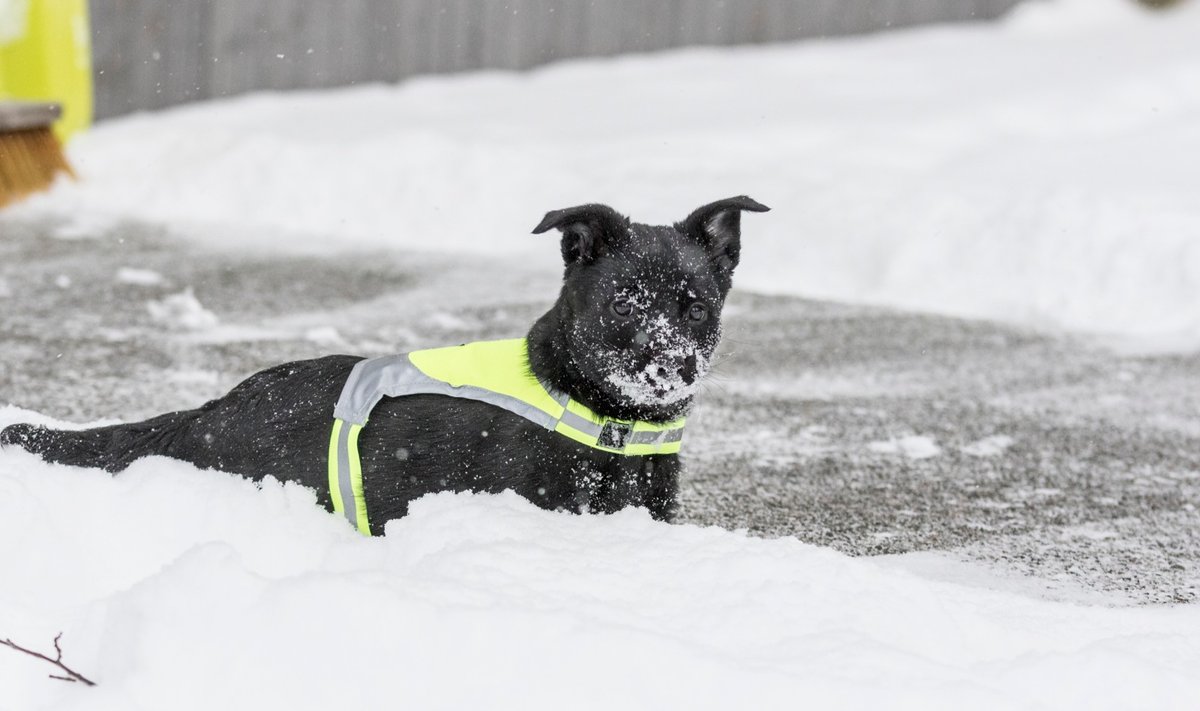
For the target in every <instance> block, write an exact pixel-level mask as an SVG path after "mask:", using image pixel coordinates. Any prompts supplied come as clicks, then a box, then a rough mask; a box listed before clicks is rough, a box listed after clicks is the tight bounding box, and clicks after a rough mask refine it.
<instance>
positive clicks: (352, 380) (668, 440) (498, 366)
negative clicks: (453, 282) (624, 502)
mask: <svg viewBox="0 0 1200 711" xmlns="http://www.w3.org/2000/svg"><path fill="white" fill-rule="evenodd" d="M405 395H446V396H449V397H457V398H464V399H467V400H478V401H480V402H486V403H488V404H490V405H494V406H496V407H499V408H502V409H504V410H508V411H509V412H512V413H514V414H516V415H520V416H521V417H524V418H525V419H527V420H529V421H531V422H535V423H537V424H539V425H541V426H542V427H545V428H546V429H547V430H550V431H552V432H557V433H559V434H560V435H562V436H564V437H567V438H569V439H572V440H575V441H576V442H578V443H580V444H582V445H585V446H587V447H591V448H592V449H599V450H601V451H605V452H611V453H613V454H622V455H627V456H641V455H647V454H675V453H677V452H678V451H679V446H680V443H681V441H682V439H683V426H684V418H680V419H678V420H674V421H672V422H667V423H663V424H656V423H653V422H643V421H640V420H636V421H629V420H614V419H611V418H607V417H603V416H601V415H598V414H596V413H595V412H593V411H592V410H591V409H589V408H588V407H587V406H585V405H583V404H581V403H578V402H576V401H575V400H572V399H571V398H570V397H569V396H567V395H566V394H564V393H558V392H554V391H551V390H548V389H547V388H546V387H545V386H544V385H542V383H541V382H540V381H539V380H538V379H537V378H536V377H534V375H533V373H532V372H531V371H530V369H529V350H528V346H527V344H526V343H525V339H524V338H516V339H511V340H505V341H480V342H478V343H467V344H465V345H461V346H451V347H449V348H433V349H430V350H424V351H413V352H412V353H401V354H398V355H390V356H383V357H380V358H370V359H368V360H363V361H359V362H358V363H357V364H356V365H355V366H354V369H353V370H352V371H350V377H349V378H347V380H346V384H345V386H344V387H343V388H342V394H341V397H339V398H338V402H337V406H336V407H334V410H333V418H334V419H333V431H332V432H331V434H330V436H329V493H330V495H331V496H332V498H333V509H334V511H336V512H338V513H341V514H343V515H344V516H345V517H346V520H348V521H349V522H350V525H352V526H354V527H355V528H356V529H358V530H359V531H360V532H362V533H364V534H366V535H370V534H371V528H370V525H369V524H368V519H367V502H366V499H365V498H364V496H363V482H362V462H361V460H360V459H359V456H358V435H359V433H360V432H361V431H362V428H363V427H364V426H365V425H366V424H367V418H368V417H369V416H370V414H371V411H372V410H374V409H375V406H376V405H377V404H379V401H380V400H382V399H383V398H385V397H403V396H405Z"/></svg>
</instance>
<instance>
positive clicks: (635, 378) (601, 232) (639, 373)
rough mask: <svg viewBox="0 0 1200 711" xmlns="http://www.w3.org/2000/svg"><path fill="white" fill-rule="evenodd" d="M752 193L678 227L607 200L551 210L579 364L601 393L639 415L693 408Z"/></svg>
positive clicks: (570, 341) (566, 341)
mask: <svg viewBox="0 0 1200 711" xmlns="http://www.w3.org/2000/svg"><path fill="white" fill-rule="evenodd" d="M766 209H767V208H766V207H764V206H763V205H760V204H759V203H757V202H755V201H753V200H751V199H750V198H747V197H737V198H730V199H727V200H721V201H719V202H716V203H712V204H710V205H706V206H704V207H702V208H700V209H698V210H696V211H695V212H693V213H692V214H691V215H690V216H689V217H688V218H687V219H686V220H684V221H683V222H680V223H677V224H675V225H673V226H669V227H665V226H664V227H659V226H650V225H642V224H636V223H631V222H630V221H629V220H628V219H627V218H625V217H623V216H621V215H619V214H618V213H617V212H616V211H614V210H613V209H612V208H610V207H607V206H605V205H583V206H580V207H576V208H570V209H567V210H558V211H555V212H551V213H549V214H548V215H546V218H545V219H544V220H543V221H542V223H541V224H540V225H538V227H537V229H536V230H535V232H544V231H546V230H549V229H551V228H557V229H559V230H561V231H562V235H563V236H562V252H563V260H564V262H565V263H566V275H565V278H564V284H563V291H562V294H561V296H560V297H559V303H558V304H557V305H556V309H557V311H558V317H559V319H560V324H559V327H560V328H561V329H562V334H561V343H562V346H563V350H564V351H565V353H564V355H565V356H566V357H567V358H568V359H569V360H570V361H571V362H570V364H569V366H570V367H569V370H570V372H572V374H573V375H575V376H576V377H577V378H581V379H583V380H586V382H587V385H588V387H587V388H585V390H586V391H588V392H589V394H590V395H591V399H593V400H598V401H599V402H600V404H605V405H608V409H609V410H615V411H617V412H621V413H624V416H629V417H636V418H639V419H655V420H662V419H669V418H672V417H676V416H678V415H679V414H681V413H682V412H684V411H685V410H686V409H687V406H688V404H689V403H690V401H691V398H692V396H693V395H694V394H695V392H696V389H697V388H698V387H699V383H700V379H701V378H702V377H703V376H704V374H705V373H706V372H707V371H708V367H709V364H710V363H711V361H712V356H713V351H714V350H715V349H716V347H717V342H718V341H719V340H720V336H721V326H720V316H721V307H722V305H723V304H724V302H725V295H726V293H728V291H729V287H730V284H731V282H732V275H733V269H734V267H736V266H737V262H738V256H739V253H740V237H741V235H740V216H741V211H742V210H751V211H755V212H761V211H764V210H766Z"/></svg>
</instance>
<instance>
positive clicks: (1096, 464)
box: [0, 217, 1200, 604]
mask: <svg viewBox="0 0 1200 711" xmlns="http://www.w3.org/2000/svg"><path fill="white" fill-rule="evenodd" d="M61 227H62V226H61V225H56V224H53V223H51V222H47V221H42V220H31V219H25V220H22V219H15V218H11V217H0V404H13V405H17V406H20V407H23V408H28V409H32V410H37V411H39V412H43V413H45V414H47V415H50V416H53V417H57V418H62V419H68V420H72V421H79V422H87V421H95V420H100V419H106V420H112V419H121V420H136V419H141V418H144V417H148V416H150V415H153V414H157V413H159V412H164V411H168V410H174V409H179V408H186V407H194V406H196V405H198V404H200V403H202V402H203V401H205V400H207V399H209V398H211V397H214V396H218V395H220V394H222V393H224V392H225V391H226V390H228V389H229V388H230V387H232V386H233V385H234V384H236V383H237V382H238V381H240V380H241V379H242V378H243V377H245V376H246V375H249V374H250V373H252V372H254V371H256V370H259V369H261V368H264V367H267V366H270V365H274V364H276V363H280V362H284V361H287V360H294V359H300V358H311V357H315V356H319V355H325V354H328V353H334V352H339V353H358V354H362V355H377V354H382V353H386V352H394V351H402V350H408V349H412V348H419V347H430V346H434V345H443V344H448V343H456V342H462V341H467V340H475V339H481V338H499V337H511V336H517V335H521V334H523V333H524V331H525V330H526V329H527V328H528V326H529V324H530V323H532V321H533V319H534V318H535V317H536V316H537V315H538V314H539V313H541V311H542V310H544V309H545V308H546V307H547V306H548V305H549V303H550V302H551V301H552V300H553V298H554V296H555V294H556V288H557V286H556V280H555V277H556V275H555V274H553V273H550V272H547V271H536V272H535V271H531V270H529V269H525V268H521V267H517V266H514V265H511V264H506V263H503V262H500V263H497V262H495V261H488V260H483V259H478V258H463V257H451V256H445V255H440V256H439V255H421V254H411V253H402V252H397V253H389V254H380V253H376V254H364V255H358V256H353V257H339V258H336V259H334V258H329V257H318V256H308V257H305V256H280V255H267V254H263V255H259V256H247V255H237V256H235V255H230V254H221V253H216V252H209V251H206V250H204V249H203V248H201V247H197V246H195V245H194V244H190V243H185V242H181V241H180V240H178V239H176V238H173V237H171V236H169V235H167V234H164V233H163V232H162V230H161V229H158V228H153V227H147V226H144V225H137V224H121V225H116V226H113V227H111V228H108V229H107V230H106V231H105V233H104V234H101V235H99V236H97V237H95V238H92V239H75V240H70V239H62V238H59V237H56V236H55V233H56V232H58V231H60V229H61ZM130 269H136V270H141V271H139V272H130V271H129V270H130ZM122 270H125V271H122ZM147 272H152V274H148V273H147ZM154 275H159V276H161V281H156V280H155V279H154ZM188 289H190V290H191V292H192V294H194V296H195V298H196V299H197V300H198V302H199V303H200V304H202V305H203V306H204V308H205V309H207V310H208V311H210V312H212V313H213V314H215V316H216V318H217V325H215V326H213V325H211V324H210V325H208V326H205V327H202V328H195V329H187V328H183V327H181V326H180V325H179V321H180V320H183V319H182V318H173V317H171V316H166V317H164V316H162V315H161V313H160V314H159V315H158V316H156V315H155V313H154V312H153V309H152V307H151V306H150V304H163V303H164V300H165V299H166V298H167V297H168V296H170V295H172V294H179V293H181V292H184V291H185V290H188ZM158 310H159V311H160V312H161V311H162V310H163V309H162V308H159V309H158ZM723 319H724V324H725V334H726V335H725V340H724V343H723V345H722V349H721V356H720V358H719V360H718V362H717V364H716V366H715V368H714V372H713V373H712V375H711V376H710V378H709V380H708V382H707V384H706V386H705V388H704V391H703V394H702V395H701V397H700V399H699V404H698V406H697V408H696V411H695V413H694V414H693V416H692V419H691V420H690V423H689V430H688V435H687V438H686V440H685V444H684V455H685V458H686V463H687V470H686V475H685V478H684V481H683V486H682V508H681V517H680V518H681V520H683V521H686V522H691V523H698V524H711V525H718V526H722V527H725V528H730V529H745V530H748V531H749V532H751V533H752V534H755V535H763V536H783V535H791V536H795V537H797V538H799V539H801V540H803V541H807V542H811V543H814V544H818V545H822V546H829V547H832V548H835V549H837V550H840V551H843V552H846V553H849V554H853V555H883V554H896V553H907V552H912V551H938V552H941V554H942V555H943V556H944V557H945V558H947V559H951V560H964V561H971V562H974V563H976V564H979V563H982V564H984V567H985V568H986V569H988V570H990V571H994V572H996V573H998V574H1000V575H1002V576H1007V577H1023V578H1027V579H1028V581H1029V582H1030V583H1032V584H1033V585H1035V586H1041V587H1043V588H1044V589H1045V590H1046V591H1047V594H1048V595H1051V596H1053V595H1054V594H1055V593H1054V591H1055V590H1056V589H1059V588H1061V587H1067V588H1072V589H1079V590H1087V591H1090V592H1093V593H1096V594H1099V595H1101V596H1102V599H1103V600H1105V601H1107V602H1109V603H1111V604H1126V603H1134V604H1145V603H1170V602H1190V601H1194V600H1196V598H1197V596H1198V595H1200V511H1198V510H1197V507H1198V506H1200V387H1198V386H1200V353H1185V354H1179V353H1175V354H1165V355H1162V354H1160V355H1146V354H1142V355H1138V354H1128V353H1121V352H1118V351H1115V350H1113V349H1111V348H1108V347H1106V346H1105V345H1104V344H1102V343H1100V342H1095V341H1092V340H1088V339H1084V338H1081V337H1070V336H1064V335H1059V334H1047V333H1039V332H1034V331H1028V330H1021V329H1016V328H1012V327H1009V326H1004V325H998V324H994V323H988V322H980V321H966V320H961V319H954V318H945V317H938V316H930V315H922V314H912V313H904V312H897V311H891V310H886V309H880V308H872V307H863V306H855V305H846V304H836V303H828V302H818V301H812V300H805V299H799V298H793V297H784V296H768V295H760V294H752V293H746V292H739V291H736V290H735V292H734V293H733V294H732V295H731V297H730V300H729V303H728V305H727V308H726V313H725V315H724V317H723Z"/></svg>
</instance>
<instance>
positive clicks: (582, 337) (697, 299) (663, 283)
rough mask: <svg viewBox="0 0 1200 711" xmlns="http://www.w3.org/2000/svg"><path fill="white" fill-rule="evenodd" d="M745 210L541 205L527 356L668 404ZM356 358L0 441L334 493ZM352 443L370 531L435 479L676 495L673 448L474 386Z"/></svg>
mask: <svg viewBox="0 0 1200 711" xmlns="http://www.w3.org/2000/svg"><path fill="white" fill-rule="evenodd" d="M743 210H749V211H754V212H762V211H765V210H767V208H766V207H765V206H763V205H760V204H759V203H757V202H755V201H753V200H751V199H750V198H748V197H736V198H729V199H727V200H721V201H718V202H715V203H712V204H709V205H705V206H704V207H701V208H699V209H698V210H696V211H695V212H693V213H692V214H691V215H690V216H688V217H687V219H685V220H684V221H682V222H680V223H677V224H675V225H674V226H671V227H655V226H649V225H642V224H637V223H631V222H630V221H629V219H628V218H626V217H624V216H622V215H620V214H618V213H617V212H616V211H615V210H613V209H612V208H610V207H608V206H605V205H582V206H580V207H575V208H569V209H566V210H556V211H554V212H550V213H548V214H547V215H546V217H545V219H543V220H542V222H541V223H540V224H539V225H538V226H537V227H536V228H535V229H534V232H535V233H542V232H546V231H548V230H550V229H557V230H559V231H561V233H562V254H563V260H564V263H565V266H566V269H565V273H564V278H563V287H562V291H561V293H560V294H559V297H558V300H557V301H556V302H555V304H554V306H553V307H552V308H551V309H550V310H549V311H548V312H546V313H545V314H544V315H543V316H542V317H541V318H539V319H538V320H537V322H536V323H535V324H534V325H533V328H532V329H531V330H530V331H529V334H528V337H529V346H530V348H529V350H530V353H529V361H530V362H529V367H530V369H531V371H532V372H533V374H534V375H536V376H537V377H538V379H540V380H541V381H542V382H543V383H544V384H546V385H548V386H550V387H552V388H554V389H556V390H560V391H565V392H567V393H569V394H570V395H571V396H572V397H573V398H575V399H576V400H578V401H580V402H582V403H584V404H586V405H588V406H589V407H591V408H592V409H593V410H595V411H596V412H598V413H600V414H603V415H605V416H608V417H615V418H620V419H642V420H649V421H653V422H665V421H669V420H671V419H674V418H676V417H679V416H681V415H683V414H684V413H686V412H687V410H688V408H689V407H690V405H691V401H692V395H693V394H694V388H695V385H696V384H697V381H698V380H699V378H700V377H701V376H702V375H703V373H704V370H705V369H706V364H707V362H708V360H709V359H710V358H711V356H712V353H713V350H714V349H715V348H716V345H717V341H718V339H719V338H720V312H721V306H722V305H723V303H724V301H725V295H726V293H727V292H728V291H729V287H730V284H731V280H732V274H733V269H734V267H736V266H737V263H738V258H739V253H740V237H741V235H740V215H741V211H743ZM697 305H700V306H699V307H697ZM697 309H699V310H697ZM626 311H628V312H626ZM701 316H703V318H701ZM359 360H360V358H358V357H355V356H328V357H325V358H318V359H315V360H307V361H298V362H294V363H286V364H284V365H280V366H276V367H274V368H270V369H268V370H264V371H262V372H260V373H257V374H255V375H252V376H251V377H250V378H248V379H247V380H245V381H244V382H242V383H241V384H240V385H238V386H237V387H236V388H234V389H233V390H232V391H230V392H229V394H227V395H225V396H224V397H222V398H220V399H217V400H213V401H211V402H209V403H207V404H205V405H204V406H202V407H200V408H199V409H195V410H186V411H181V412H174V413H169V414H166V415H161V416H159V417H155V418H152V419H150V420H146V421H144V422H138V423H133V424H124V425H114V426H111V427H99V428H95V429H90V430H79V431H72V430H52V429H47V428H43V427H34V426H32V425H26V424H19V425H12V426H11V427H8V428H6V429H5V430H4V431H3V432H2V433H0V444H5V445H10V444H14V445H18V446H20V447H23V448H25V449H27V450H29V451H31V452H34V453H37V454H40V455H41V456H42V457H43V458H45V459H47V460H49V461H54V462H60V463H64V464H73V465H80V466H95V467H102V468H104V469H106V470H108V471H111V472H117V471H120V470H122V469H124V468H125V467H127V466H129V464H130V463H131V462H133V461H134V460H136V459H139V458H141V457H145V456H149V455H164V456H167V457H173V458H176V459H182V460H184V461H188V462H191V463H193V464H195V465H196V466H198V467H201V468H207V469H217V470H221V471H227V472H237V473H242V474H246V475H249V476H252V477H254V478H256V479H259V478H262V477H264V476H267V475H270V476H274V477H276V478H278V479H281V480H291V481H298V482H300V483H302V484H304V485H306V486H309V487H311V488H313V489H315V490H316V492H317V496H318V498H319V500H320V501H321V503H322V504H324V505H325V507H326V508H330V509H331V508H332V503H331V501H330V499H329V489H328V483H327V478H326V477H327V474H326V472H327V468H326V454H327V448H328V444H329V432H330V427H331V425H332V412H333V405H334V403H335V402H336V401H337V399H338V395H339V393H340V392H341V389H342V385H343V384H344V383H345V381H346V377H347V376H348V375H349V373H350V369H351V368H353V366H354V364H355V363H357V362H358V361H359ZM685 441H686V438H685ZM359 450H360V455H361V458H362V463H363V488H364V490H365V492H366V499H367V510H368V512H369V515H370V520H371V529H372V533H375V534H380V533H382V532H383V526H384V524H385V523H386V522H387V521H388V520H389V519H393V518H398V517H401V516H403V515H405V513H407V511H408V504H409V502H410V501H412V500H414V499H416V498H419V497H420V496H422V495H424V494H427V493H430V492H434V491H446V490H449V491H479V492H493V493H494V492H499V491H502V490H505V489H511V490H513V491H515V492H517V493H518V494H520V495H521V496H524V497H525V498H527V499H529V500H530V501H532V502H534V503H536V504H538V505H539V506H542V507H544V508H548V509H563V510H570V511H597V512H611V511H616V510H618V509H621V508H624V507H626V506H645V507H646V508H647V509H649V511H650V513H651V514H652V515H653V516H655V517H656V518H659V519H663V520H669V519H670V517H671V515H672V513H673V512H674V510H675V506H676V493H677V483H678V475H679V459H678V456H676V455H653V456H645V457H629V456H624V455H617V454H609V453H606V452H602V451H600V450H596V449H591V448H588V447H585V446H583V445H579V444H577V443H575V442H573V441H571V440H568V439H567V438H565V437H563V436H561V435H558V434H555V433H553V432H549V431H547V430H545V429H543V428H541V427H539V426H538V425H535V424H533V423H531V422H529V421H528V420H525V419H523V418H521V417H518V416H516V415H513V414H511V413H509V412H507V411H505V410H501V409H498V408H495V407H493V406H491V405H487V404H484V403H480V402H475V401H471V400H462V399H456V398H449V397H443V396H438V395H416V396H409V397H403V398H385V399H384V400H383V402H381V403H380V404H379V405H378V406H377V407H376V408H375V410H374V412H373V413H372V415H371V421H370V424H369V425H368V426H367V427H366V428H364V430H363V432H362V436H361V438H360V441H359Z"/></svg>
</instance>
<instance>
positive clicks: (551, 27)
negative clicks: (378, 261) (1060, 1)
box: [90, 0, 1020, 118]
mask: <svg viewBox="0 0 1200 711" xmlns="http://www.w3.org/2000/svg"><path fill="white" fill-rule="evenodd" d="M1019 1H1020V0H503V1H501V0H91V4H90V7H91V14H92V26H93V36H94V53H95V57H94V61H95V70H96V114H97V116H98V117H100V118H104V117H107V116H115V115H119V114H123V113H128V112H131V111H138V110H145V109H155V108H161V107H164V106H170V105H172V104H178V103H182V102H185V101H195V100H198V99H206V98H210V97H216V96H227V95H231V94H238V93H241V92H246V91H253V90H256V89H298V88H313V87H328V86H341V85H345V84H354V83H357V82H371V81H397V80H399V79H403V78H404V77H408V76H412V75H415V74H427V73H442V72H459V71H466V70H471V69H480V68H502V69H525V68H528V67H532V66H535V65H539V64H544V63H546V62H551V61H554V60H557V59H563V58H566V57H581V56H604V55H613V54H622V53H628V52H647V51H653V50H659V49H666V48H669V47H680V46H685V45H733V44H751V43H763V42H783V41H788V40H794V39H800V38H805V37H819V36H826V35H844V34H852V33H860V32H871V31H877V30H881V29H885V28H889V27H901V26H907V25H915V24H921V23H929V22H958V21H969V20H983V19H990V18H994V17H996V16H998V15H1000V14H1001V13H1003V12H1004V11H1005V10H1007V9H1009V8H1010V7H1012V6H1013V5H1015V4H1017V2H1019Z"/></svg>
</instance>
